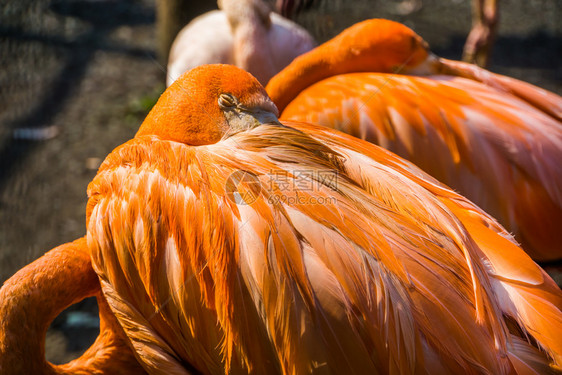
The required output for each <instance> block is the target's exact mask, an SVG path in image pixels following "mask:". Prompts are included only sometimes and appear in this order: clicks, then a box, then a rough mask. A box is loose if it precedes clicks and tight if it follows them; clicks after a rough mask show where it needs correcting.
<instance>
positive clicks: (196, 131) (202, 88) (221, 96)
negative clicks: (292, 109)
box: [136, 64, 279, 146]
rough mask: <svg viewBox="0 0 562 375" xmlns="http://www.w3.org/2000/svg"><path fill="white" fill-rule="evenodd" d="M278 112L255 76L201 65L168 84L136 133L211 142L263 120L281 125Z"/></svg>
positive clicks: (190, 142) (228, 67)
mask: <svg viewBox="0 0 562 375" xmlns="http://www.w3.org/2000/svg"><path fill="white" fill-rule="evenodd" d="M278 115H279V112H278V111H277V107H276V106H275V104H273V102H272V101H271V99H269V97H268V96H267V93H266V92H265V89H264V88H263V86H262V85H261V84H260V83H259V82H258V80H257V79H256V78H254V77H253V76H252V75H251V74H249V73H247V72H245V71H244V70H242V69H240V68H237V67H235V66H232V65H223V64H215V65H202V66H199V67H197V68H194V69H192V70H190V71H188V72H186V73H184V74H183V75H182V76H181V77H180V78H178V79H177V80H176V81H175V82H174V83H173V84H172V85H171V86H170V87H168V89H167V90H166V91H165V92H164V93H163V94H162V96H161V97H160V99H159V100H158V103H156V105H155V106H154V108H153V109H152V111H150V113H149V114H148V116H147V117H146V119H145V121H144V122H143V124H142V125H141V127H140V129H139V131H138V132H137V134H136V136H137V137H139V136H145V135H149V136H157V137H158V138H160V139H164V140H170V141H176V142H182V143H185V144H188V145H192V146H198V145H206V144H213V143H216V142H218V141H220V140H221V139H224V138H228V137H230V136H231V135H234V134H236V133H238V132H241V131H244V130H248V129H252V128H254V127H256V126H258V125H261V124H264V123H279V121H278V120H277V116H278Z"/></svg>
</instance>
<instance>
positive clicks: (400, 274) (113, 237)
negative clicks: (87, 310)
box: [87, 65, 562, 374]
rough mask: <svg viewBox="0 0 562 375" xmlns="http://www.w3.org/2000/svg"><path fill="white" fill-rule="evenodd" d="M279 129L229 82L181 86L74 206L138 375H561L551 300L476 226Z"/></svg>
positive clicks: (560, 328) (449, 199)
mask: <svg viewBox="0 0 562 375" xmlns="http://www.w3.org/2000/svg"><path fill="white" fill-rule="evenodd" d="M275 114H276V109H275V107H274V106H273V104H272V103H271V101H270V100H269V98H268V97H267V95H266V94H265V91H264V89H263V88H262V87H261V86H260V85H259V84H258V83H257V81H256V80H255V79H254V78H253V77H251V76H250V75H248V74H247V73H245V72H243V71H241V70H240V69H238V68H235V67H231V66H225V65H215V66H203V67H200V68H196V69H193V70H192V71H190V72H189V73H187V74H186V75H184V76H182V77H181V78H180V79H179V80H178V81H176V83H174V84H173V85H172V86H171V87H170V88H169V89H168V91H167V92H166V93H165V94H164V95H163V96H162V97H161V99H160V100H159V102H158V103H157V105H156V106H155V107H154V109H153V110H152V112H151V113H150V114H149V116H148V117H147V119H146V120H145V122H144V123H143V125H142V126H141V128H140V130H139V132H138V133H137V136H136V137H135V138H134V139H132V140H131V141H129V142H127V143H125V144H124V145H122V146H120V147H118V148H117V149H116V150H114V151H113V152H112V153H111V154H110V155H109V156H108V158H107V159H106V160H105V162H104V163H103V164H102V166H101V168H100V170H99V172H98V175H97V176H96V177H95V179H94V180H93V181H92V183H91V184H90V186H89V188H88V194H89V197H90V198H89V202H88V209H87V224H88V236H87V238H88V247H89V249H90V251H91V256H92V263H93V266H94V269H95V270H96V272H97V274H98V275H99V277H100V281H101V285H102V290H103V293H104V295H105V297H106V298H107V300H108V303H109V305H110V307H111V309H112V310H113V312H114V313H115V315H116V316H117V318H118V320H119V322H120V324H121V326H122V327H123V329H124V331H125V333H126V335H127V336H128V337H129V339H130V340H131V342H132V343H133V346H134V348H135V350H136V352H137V355H138V356H139V358H140V360H141V361H142V364H143V366H144V367H145V369H146V370H147V371H148V372H149V373H172V374H185V373H187V372H188V371H190V370H191V369H196V370H197V371H199V372H201V373H204V374H227V373H232V374H236V373H284V374H303V373H312V372H314V373H316V372H328V373H355V374H365V373H414V372H416V373H428V374H435V373H455V374H458V373H482V372H484V373H485V372H488V373H494V374H501V373H506V374H507V373H521V374H522V373H543V372H549V371H551V370H552V369H553V368H560V366H561V365H562V342H561V341H560V340H559V338H560V337H562V312H561V310H560V309H561V307H562V292H561V291H560V289H558V287H557V286H556V285H555V284H554V282H553V281H552V280H551V279H550V278H549V276H548V275H546V273H545V272H544V271H543V270H541V269H540V268H539V267H538V266H537V265H536V264H535V263H533V261H532V260H531V259H530V258H529V257H528V256H527V255H526V254H525V253H524V252H523V251H522V250H521V249H520V248H519V247H518V246H517V245H516V244H515V242H514V241H513V239H512V238H511V237H510V236H509V235H508V234H507V233H506V232H505V231H504V230H503V229H502V228H501V227H500V226H499V225H498V224H497V223H496V222H495V221H494V220H493V219H492V218H491V217H490V216H488V215H487V214H485V213H484V212H483V211H481V210H480V209H479V208H478V207H476V206H475V205H474V204H472V203H471V202H469V201H468V200H466V199H465V198H463V197H462V196H460V195H458V194H456V193H454V192H453V191H451V190H449V189H448V188H446V187H445V186H443V185H441V184H440V183H438V182H437V181H436V180H434V179H433V178H431V177H429V176H428V175H427V174H425V173H424V172H422V171H421V170H419V169H418V168H417V167H415V166H414V165H412V164H411V163H409V162H407V161H405V160H403V159H401V158H399V157H397V156H395V155H394V154H392V153H390V152H388V151H386V150H384V149H381V148H379V147H376V146H374V145H372V144H369V143H367V142H364V141H361V140H357V139H355V138H353V137H350V136H348V135H345V134H342V133H340V132H338V131H334V130H331V129H327V128H325V127H320V126H315V125H308V124H303V123H294V122H287V123H285V124H284V125H283V124H281V123H279V122H278V121H277V120H276V116H275ZM182 129H183V131H182ZM240 171H242V173H241V172H240ZM233 176H234V177H233ZM242 176H244V177H242ZM506 254H509V255H508V256H507V255H506ZM549 366H550V367H549Z"/></svg>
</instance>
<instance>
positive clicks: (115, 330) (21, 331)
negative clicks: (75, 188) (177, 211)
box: [0, 238, 145, 375]
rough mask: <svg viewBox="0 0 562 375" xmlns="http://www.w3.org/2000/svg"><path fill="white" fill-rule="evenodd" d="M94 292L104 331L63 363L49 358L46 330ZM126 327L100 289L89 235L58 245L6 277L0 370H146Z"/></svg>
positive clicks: (1, 294)
mask: <svg viewBox="0 0 562 375" xmlns="http://www.w3.org/2000/svg"><path fill="white" fill-rule="evenodd" d="M94 295H95V296H96V298H97V301H98V306H99V311H100V335H99V336H98V338H97V340H96V342H95V343H94V344H93V345H92V346H91V347H90V348H89V349H88V350H87V351H86V352H85V353H84V354H83V355H82V356H81V357H80V358H77V359H75V360H73V361H72V362H70V363H67V364H64V365H59V366H57V365H53V364H51V363H49V362H47V361H46V360H45V334H46V332H47V328H48V326H49V324H50V323H51V321H52V320H53V319H54V318H55V317H56V316H57V315H58V314H59V313H60V312H61V311H62V310H64V309H65V308H66V307H68V306H70V305H72V304H74V303H76V302H79V301H80V300H82V299H84V298H86V297H90V296H94ZM129 345H130V344H129V343H128V340H127V338H126V337H125V336H124V334H123V329H122V328H121V327H120V326H119V323H118V322H117V319H116V318H115V317H114V316H113V314H112V313H111V311H110V309H109V306H108V305H107V302H106V301H105V298H104V297H103V295H102V294H101V291H100V284H99V280H98V278H97V276H96V274H95V272H94V270H93V269H92V265H91V261H90V254H89V252H88V249H87V245H86V238H81V239H79V240H76V241H74V242H72V243H68V244H65V245H62V246H59V247H57V248H55V249H53V250H51V251H49V252H48V253H46V254H45V255H43V256H42V257H41V258H39V259H37V260H36V261H35V262H33V263H31V264H30V265H28V266H26V267H24V268H23V269H21V270H20V271H19V272H17V273H16V274H15V275H14V276H12V277H11V278H10V279H8V280H7V281H6V282H5V283H4V285H3V286H2V288H1V289H0V374H3V375H11V374H14V375H15V374H34V375H35V374H37V375H41V374H99V375H101V374H107V375H113V374H122V375H125V374H143V373H145V372H144V370H143V368H142V367H141V366H140V365H139V363H138V361H137V360H136V358H135V356H134V353H133V350H132V348H131V347H130V346H129Z"/></svg>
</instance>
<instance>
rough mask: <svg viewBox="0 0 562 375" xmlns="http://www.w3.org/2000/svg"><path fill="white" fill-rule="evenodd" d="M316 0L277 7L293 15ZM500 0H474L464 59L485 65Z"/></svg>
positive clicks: (289, 0)
mask: <svg viewBox="0 0 562 375" xmlns="http://www.w3.org/2000/svg"><path fill="white" fill-rule="evenodd" d="M315 2H316V0H277V1H276V7H277V9H278V10H279V12H280V13H281V14H282V15H283V16H285V17H289V18H290V17H292V16H293V13H298V12H300V11H301V10H302V9H304V8H309V7H311V6H312V5H313V3H315ZM421 7H422V0H405V1H403V2H400V3H399V4H397V6H396V9H395V12H396V13H397V14H401V15H407V14H409V13H412V12H415V11H417V10H419V9H420V8H421ZM498 23H499V0H472V28H471V30H470V33H469V34H468V37H467V38H466V43H465V45H464V48H463V60H464V61H467V62H470V63H475V64H478V65H479V66H481V67H485V66H486V65H487V64H488V61H489V60H490V55H491V51H492V47H493V45H494V41H495V38H496V34H497V28H498Z"/></svg>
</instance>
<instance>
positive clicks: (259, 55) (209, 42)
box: [167, 0, 315, 86]
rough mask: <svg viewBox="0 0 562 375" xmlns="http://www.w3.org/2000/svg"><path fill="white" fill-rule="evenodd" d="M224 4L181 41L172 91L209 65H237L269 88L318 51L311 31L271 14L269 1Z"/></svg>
mask: <svg viewBox="0 0 562 375" xmlns="http://www.w3.org/2000/svg"><path fill="white" fill-rule="evenodd" d="M218 4H219V7H220V8H221V10H220V11H211V12H208V13H205V14H204V15H202V16H199V17H198V18H196V19H195V20H193V21H192V22H190V23H189V24H188V25H187V26H185V27H184V28H183V29H182V30H181V31H180V33H179V34H178V36H177V37H176V40H175V41H174V44H173V45H172V48H171V50H170V56H169V59H168V75H167V84H168V86H169V85H170V84H171V83H172V82H173V81H174V80H176V79H177V78H178V77H179V76H180V75H181V74H182V73H183V72H185V71H187V70H189V69H191V68H194V67H196V66H199V65H203V64H209V63H225V64H233V65H236V66H238V67H240V68H243V69H245V70H246V71H249V72H251V73H252V74H253V75H254V76H255V77H257V78H258V79H259V80H260V82H262V83H263V84H266V83H267V81H269V79H270V78H271V77H273V76H274V75H275V74H276V73H277V72H279V71H280V70H281V69H283V68H284V67H285V66H287V65H288V64H289V63H290V62H291V61H292V60H293V59H294V58H295V57H297V56H299V55H301V54H303V53H304V52H307V51H309V50H311V49H312V48H314V46H315V43H314V40H313V39H312V37H311V36H310V34H308V32H307V31H306V30H305V29H303V28H302V27H300V26H299V25H297V24H296V23H294V22H291V21H290V20H288V19H286V18H283V17H282V16H280V15H278V14H277V13H274V12H271V9H270V7H269V5H268V4H266V3H265V2H264V1H263V0H221V1H219V2H218Z"/></svg>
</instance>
